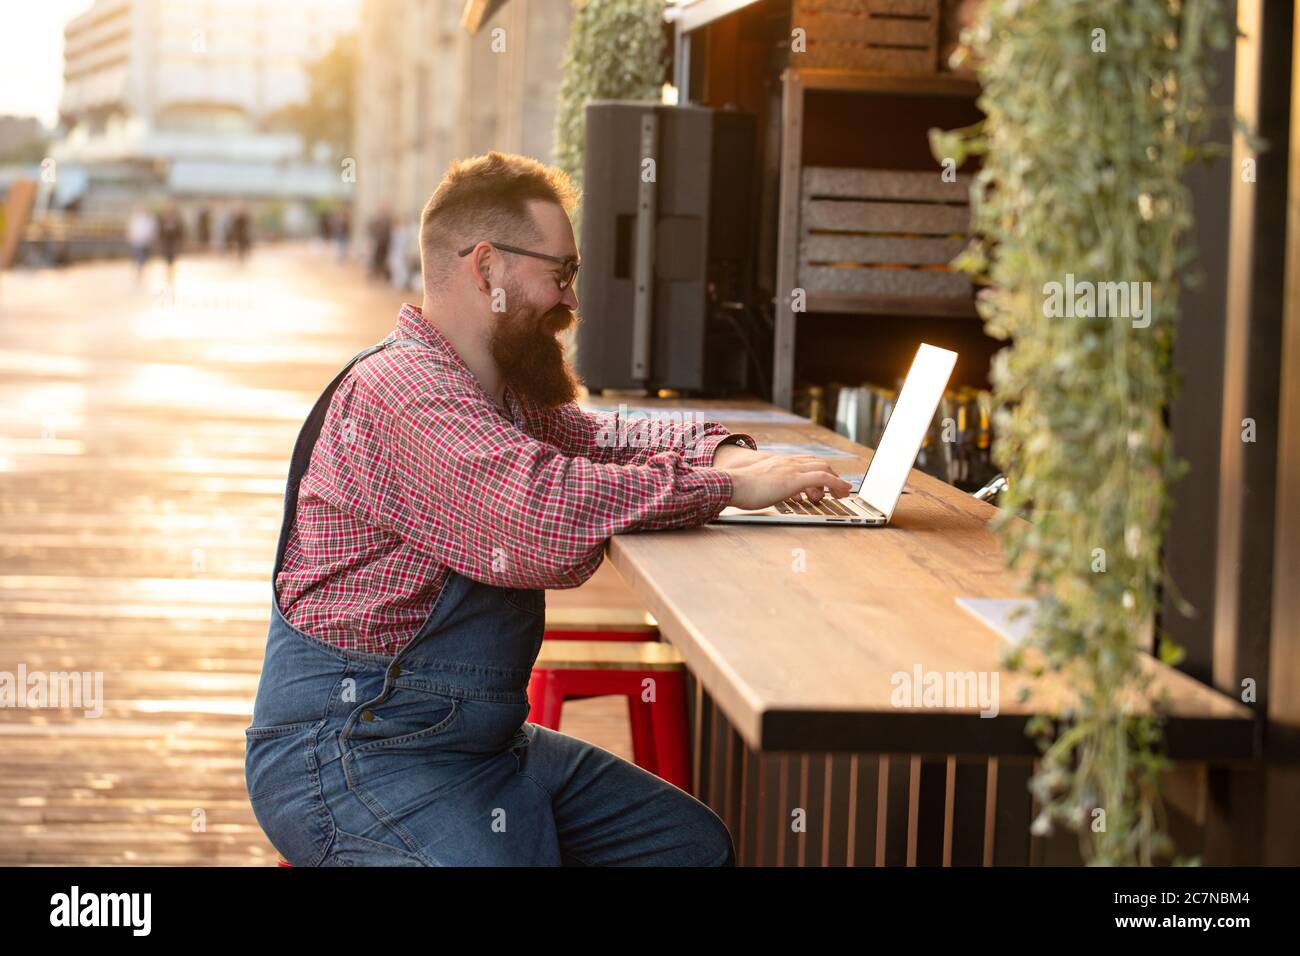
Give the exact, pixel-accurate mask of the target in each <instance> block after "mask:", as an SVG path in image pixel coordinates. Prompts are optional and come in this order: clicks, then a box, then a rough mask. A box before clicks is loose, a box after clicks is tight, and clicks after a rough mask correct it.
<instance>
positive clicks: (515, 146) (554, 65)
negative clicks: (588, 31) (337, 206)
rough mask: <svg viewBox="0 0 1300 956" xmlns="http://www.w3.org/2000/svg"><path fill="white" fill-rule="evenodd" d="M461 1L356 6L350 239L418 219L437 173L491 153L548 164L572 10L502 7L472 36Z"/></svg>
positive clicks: (519, 2)
mask: <svg viewBox="0 0 1300 956" xmlns="http://www.w3.org/2000/svg"><path fill="white" fill-rule="evenodd" d="M464 7H465V2H464V0H364V3H363V5H362V10H361V30H360V36H359V43H358V50H357V57H358V59H357V104H358V107H357V126H356V135H355V137H354V140H355V150H356V160H357V182H356V188H355V192H354V194H353V208H354V215H353V219H352V223H353V230H354V235H356V236H358V237H360V236H364V235H365V231H366V225H367V223H368V222H370V221H371V219H372V218H373V217H374V216H375V215H376V214H377V213H379V212H380V211H381V210H382V209H384V208H385V207H387V210H388V211H389V212H390V213H391V215H393V216H395V217H408V218H412V219H418V217H419V214H420V210H421V208H422V207H423V206H424V203H425V202H426V201H427V200H428V198H429V194H430V193H431V192H433V189H434V187H435V186H437V185H438V181H439V180H440V179H441V178H442V174H443V173H444V172H445V171H446V169H447V165H448V164H449V163H450V162H451V161H452V160H453V159H458V158H461V157H465V156H471V155H474V154H477V153H483V152H486V151H487V150H489V149H500V150H504V151H507V152H512V153H523V154H525V155H528V156H533V157H535V158H537V159H539V160H542V161H544V162H548V163H549V162H553V161H554V129H553V127H554V123H555V112H556V105H557V101H558V98H559V89H560V77H561V64H562V62H563V59H564V45H565V42H566V41H567V39H568V35H569V24H570V21H571V20H572V11H571V9H570V0H526V2H525V0H511V2H508V3H506V4H504V5H503V6H498V5H494V12H493V13H492V15H491V16H490V18H489V19H487V20H486V21H485V22H484V23H483V24H482V26H481V27H480V28H479V30H478V32H477V33H476V34H475V35H473V36H470V35H469V33H468V32H467V31H466V30H465V29H464V28H463V27H462V26H461V22H460V21H461V14H462V11H463V9H464Z"/></svg>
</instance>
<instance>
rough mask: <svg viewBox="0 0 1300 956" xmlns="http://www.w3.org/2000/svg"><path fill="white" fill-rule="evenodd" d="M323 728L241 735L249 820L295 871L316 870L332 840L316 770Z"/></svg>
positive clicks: (286, 727)
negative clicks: (253, 820) (299, 868)
mask: <svg viewBox="0 0 1300 956" xmlns="http://www.w3.org/2000/svg"><path fill="white" fill-rule="evenodd" d="M324 725H325V721H324V720H319V721H303V722H299V723H293V724H278V725H274V726H270V727H249V728H248V729H246V730H245V731H244V737H245V741H246V749H245V753H244V781H245V784H246V786H247V788H248V802H249V803H250V804H251V805H252V808H253V816H254V817H256V818H257V823H258V825H259V826H260V827H261V828H262V832H263V833H265V834H266V838H267V839H268V840H270V841H271V844H272V845H273V846H274V847H275V848H276V850H278V851H279V853H280V855H281V856H283V857H284V858H285V859H286V860H288V861H289V862H290V863H292V864H293V865H294V866H315V865H316V864H317V863H319V862H320V860H321V858H322V857H323V856H324V855H325V852H326V850H327V849H328V848H329V844H330V842H331V840H332V839H333V837H334V820H333V818H332V817H331V816H330V813H329V809H328V808H327V807H326V806H325V801H324V799H323V798H322V796H321V788H320V773H319V768H318V767H317V765H316V752H315V751H316V736H317V734H318V733H319V732H320V729H321V728H322V727H323V726H324Z"/></svg>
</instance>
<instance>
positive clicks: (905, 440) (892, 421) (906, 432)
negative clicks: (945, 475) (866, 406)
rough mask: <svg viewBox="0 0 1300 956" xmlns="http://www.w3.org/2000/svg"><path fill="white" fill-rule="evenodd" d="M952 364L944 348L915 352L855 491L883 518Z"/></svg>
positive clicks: (893, 502) (930, 418)
mask: <svg viewBox="0 0 1300 956" xmlns="http://www.w3.org/2000/svg"><path fill="white" fill-rule="evenodd" d="M956 363H957V353H956V352H950V351H948V350H947V349H941V348H936V347H935V346H933V345H925V344H922V345H921V347H920V348H919V349H917V350H916V358H914V359H913V360H912V368H911V370H910V371H909V372H908V373H907V379H906V380H905V381H904V382H903V390H902V391H901V392H899V395H898V401H897V402H895V403H894V410H893V412H891V413H890V415H889V421H888V422H886V423H885V433H884V434H883V435H881V436H880V447H878V448H877V449H876V453H875V455H874V456H873V457H872V459H871V465H870V466H869V467H868V468H867V473H866V474H865V475H864V476H863V478H862V485H861V487H860V488H859V489H858V495H859V497H861V498H863V499H864V500H865V501H866V502H867V503H868V504H869V505H871V507H873V508H875V509H876V510H877V511H879V512H880V513H881V514H882V515H884V516H885V517H886V518H891V517H893V514H894V506H895V505H896V504H898V496H899V495H901V494H902V493H903V485H904V484H906V483H907V476H908V474H909V473H910V472H911V470H912V465H913V464H914V463H915V462H916V456H917V453H918V452H920V450H921V442H922V441H924V440H925V433H926V432H927V431H929V429H930V422H931V421H933V420H934V412H935V409H937V408H938V407H939V399H941V398H942V397H943V390H944V389H945V388H947V386H948V378H949V377H950V376H951V375H952V370H953V366H954V365H955V364H956Z"/></svg>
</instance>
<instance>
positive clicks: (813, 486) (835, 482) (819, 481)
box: [799, 471, 853, 501]
mask: <svg viewBox="0 0 1300 956" xmlns="http://www.w3.org/2000/svg"><path fill="white" fill-rule="evenodd" d="M799 479H800V481H801V482H802V485H803V490H804V494H806V495H807V496H808V497H809V498H811V499H812V500H813V501H820V500H821V498H822V497H823V496H824V495H825V493H826V492H825V491H824V490H823V489H824V488H829V489H830V490H831V494H832V495H834V496H835V497H836V498H843V497H844V496H845V495H847V494H848V493H849V492H850V491H852V490H853V486H852V485H850V484H849V483H848V482H847V481H845V480H844V479H843V478H841V477H840V476H839V475H837V474H835V473H834V472H832V471H809V472H804V473H803V474H802V475H800V476H799ZM814 495H816V497H814Z"/></svg>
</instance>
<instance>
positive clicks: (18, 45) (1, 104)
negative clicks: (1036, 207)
mask: <svg viewBox="0 0 1300 956" xmlns="http://www.w3.org/2000/svg"><path fill="white" fill-rule="evenodd" d="M91 2H92V0H39V2H36V3H32V2H24V0H0V22H3V24H4V26H3V28H0V114H5V113H10V114H16V115H18V116H38V117H40V119H41V121H42V122H44V123H45V125H46V126H53V125H54V121H55V120H56V119H57V118H58V111H59V96H60V95H61V94H62V92H63V27H64V24H66V23H67V22H68V21H69V20H70V19H72V18H73V17H75V16H76V15H77V14H79V13H82V12H84V11H85V10H88V9H89V8H90V5H91Z"/></svg>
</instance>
